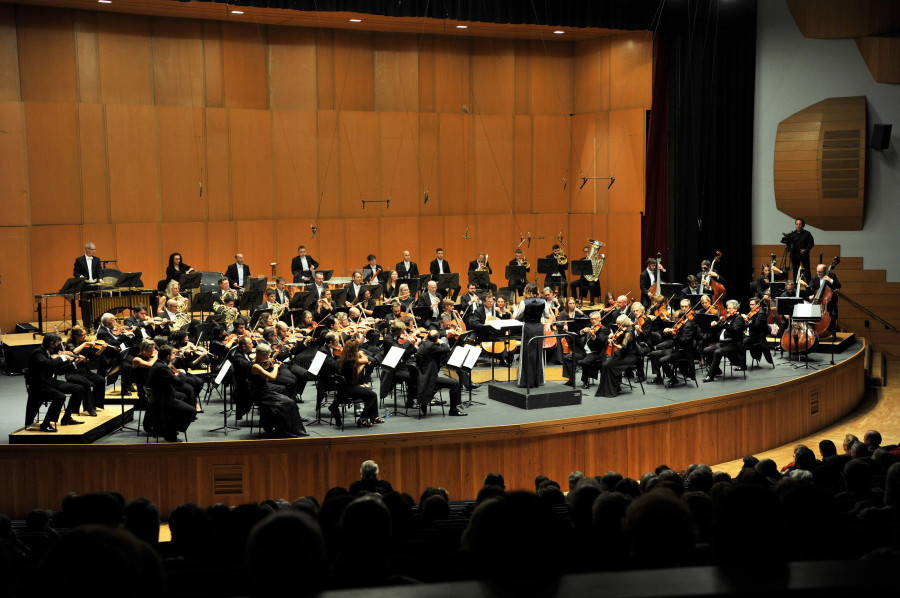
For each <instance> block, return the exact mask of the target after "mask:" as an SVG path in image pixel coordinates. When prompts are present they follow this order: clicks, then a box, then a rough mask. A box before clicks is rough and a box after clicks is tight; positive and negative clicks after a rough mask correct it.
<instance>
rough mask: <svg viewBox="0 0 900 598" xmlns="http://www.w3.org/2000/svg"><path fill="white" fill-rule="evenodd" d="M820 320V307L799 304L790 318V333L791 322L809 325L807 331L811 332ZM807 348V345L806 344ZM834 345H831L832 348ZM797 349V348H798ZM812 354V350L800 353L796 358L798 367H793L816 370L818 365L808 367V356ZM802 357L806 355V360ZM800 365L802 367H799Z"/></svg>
mask: <svg viewBox="0 0 900 598" xmlns="http://www.w3.org/2000/svg"><path fill="white" fill-rule="evenodd" d="M821 319H822V306H821V305H817V304H814V303H800V304H798V305H795V306H794V311H793V315H792V316H791V333H792V334H793V331H794V326H793V322H806V323H807V324H811V326H809V329H810V330H812V331H813V332H814V331H815V329H816V326H815V325H816V322H818V321H819V320H821ZM807 346H808V343H807ZM833 346H834V344H832V347H833ZM798 348H799V347H798ZM811 352H812V348H810V349H809V350H807V351H805V352H803V353H800V357H798V358H797V363H798V365H795V366H794V367H796V368H801V367H802V368H805V369H812V368H818V367H819V366H818V365H812V366H811V365H809V354H810V353H811ZM803 355H806V360H804V359H803ZM788 359H790V355H788ZM799 364H802V365H799Z"/></svg>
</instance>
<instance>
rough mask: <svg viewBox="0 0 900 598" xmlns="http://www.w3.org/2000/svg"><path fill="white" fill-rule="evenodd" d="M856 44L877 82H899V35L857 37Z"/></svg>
mask: <svg viewBox="0 0 900 598" xmlns="http://www.w3.org/2000/svg"><path fill="white" fill-rule="evenodd" d="M856 46H857V47H858V48H859V53H860V54H862V57H863V60H865V61H866V66H867V67H869V72H871V73H872V77H874V78H875V80H876V81H878V82H879V83H900V37H898V36H893V37H887V36H884V37H872V36H869V37H858V38H856Z"/></svg>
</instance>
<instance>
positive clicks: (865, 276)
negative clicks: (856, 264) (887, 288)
mask: <svg viewBox="0 0 900 598" xmlns="http://www.w3.org/2000/svg"><path fill="white" fill-rule="evenodd" d="M835 274H837V278H838V280H840V281H841V284H843V283H844V281H846V282H866V283H879V282H880V283H883V282H886V278H885V276H886V273H885V271H884V270H841V271H840V273H837V272H836V273H835Z"/></svg>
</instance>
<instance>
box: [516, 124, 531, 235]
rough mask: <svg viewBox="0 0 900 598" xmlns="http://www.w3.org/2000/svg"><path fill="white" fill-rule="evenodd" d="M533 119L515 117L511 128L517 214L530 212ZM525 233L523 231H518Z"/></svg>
mask: <svg viewBox="0 0 900 598" xmlns="http://www.w3.org/2000/svg"><path fill="white" fill-rule="evenodd" d="M532 121H533V119H532V118H531V117H530V116H527V115H516V117H515V121H514V124H513V126H514V127H515V131H514V132H513V135H514V139H515V144H514V145H513V167H514V169H513V172H514V173H515V176H514V178H513V184H512V193H513V208H512V209H513V210H514V211H515V212H516V213H518V214H529V213H531V211H532V205H533V201H534V199H533V193H534V170H533V164H532V152H533V151H534V150H533V148H534V139H533V137H534V134H533V122H532ZM519 232H525V231H519Z"/></svg>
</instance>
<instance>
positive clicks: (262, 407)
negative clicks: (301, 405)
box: [249, 343, 309, 438]
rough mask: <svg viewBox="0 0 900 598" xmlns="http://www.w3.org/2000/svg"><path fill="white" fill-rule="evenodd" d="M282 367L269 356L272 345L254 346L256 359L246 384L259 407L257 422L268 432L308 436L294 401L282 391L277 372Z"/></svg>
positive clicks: (280, 434)
mask: <svg viewBox="0 0 900 598" xmlns="http://www.w3.org/2000/svg"><path fill="white" fill-rule="evenodd" d="M282 368H283V366H282V365H281V364H280V363H279V362H278V361H277V360H273V359H272V348H271V347H270V346H269V345H267V344H266V343H260V344H259V345H257V347H256V358H255V360H254V361H253V365H252V366H251V367H250V379H249V385H250V390H251V393H252V395H253V400H254V401H255V402H256V404H257V405H258V406H259V425H260V427H262V429H263V430H265V431H266V433H268V434H272V433H275V434H277V435H279V436H282V437H287V438H299V437H300V436H308V435H309V434H307V432H306V428H304V427H303V422H302V420H301V419H300V412H299V411H298V410H297V405H296V404H295V402H296V401H294V400H292V399H290V398H289V397H286V396H285V395H284V394H282V393H281V388H282V387H281V386H279V381H278V380H279V379H278V374H279V372H280V370H281V369H282Z"/></svg>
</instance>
